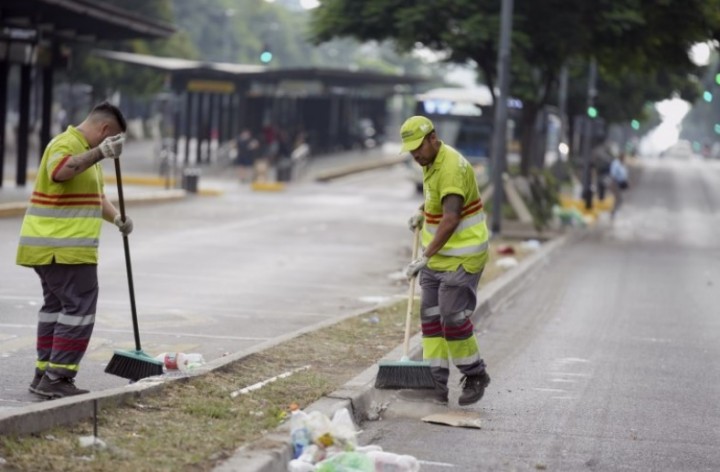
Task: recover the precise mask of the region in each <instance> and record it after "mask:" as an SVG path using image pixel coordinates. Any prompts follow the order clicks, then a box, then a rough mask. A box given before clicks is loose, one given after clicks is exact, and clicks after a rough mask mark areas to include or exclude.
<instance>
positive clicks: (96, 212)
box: [27, 206, 102, 218]
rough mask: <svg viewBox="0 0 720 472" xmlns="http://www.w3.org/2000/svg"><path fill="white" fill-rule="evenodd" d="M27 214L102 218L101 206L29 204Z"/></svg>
mask: <svg viewBox="0 0 720 472" xmlns="http://www.w3.org/2000/svg"><path fill="white" fill-rule="evenodd" d="M27 214H28V215H33V216H50V217H53V218H102V209H101V208H41V207H35V206H31V207H30V208H28V209H27Z"/></svg>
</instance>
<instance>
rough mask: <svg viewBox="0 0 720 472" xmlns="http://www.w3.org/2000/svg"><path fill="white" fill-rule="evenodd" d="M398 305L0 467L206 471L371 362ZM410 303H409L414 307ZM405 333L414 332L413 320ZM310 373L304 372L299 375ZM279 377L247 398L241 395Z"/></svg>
mask: <svg viewBox="0 0 720 472" xmlns="http://www.w3.org/2000/svg"><path fill="white" fill-rule="evenodd" d="M500 246H511V247H513V249H514V253H515V254H514V257H515V258H516V259H518V260H521V259H522V258H524V257H525V256H527V255H528V253H529V252H528V250H527V249H525V247H524V246H523V245H522V244H520V243H519V242H517V241H496V242H493V243H492V245H491V251H492V254H493V256H492V258H491V263H490V264H488V266H487V267H486V270H485V273H484V274H483V277H482V280H481V290H482V285H485V284H487V283H488V282H490V281H491V280H493V279H495V278H496V277H497V276H499V275H500V274H502V273H503V272H504V271H505V270H504V269H501V268H499V267H498V266H497V265H496V264H495V263H493V260H497V259H498V257H502V256H497V255H496V254H497V249H498V248H499V247H500ZM406 303H407V302H406V301H398V302H397V303H395V304H393V305H390V306H387V307H383V308H379V309H376V310H372V311H368V312H367V313H364V314H362V315H358V316H355V317H352V318H348V319H345V320H343V321H341V322H339V323H337V324H334V325H332V326H328V327H325V328H322V329H318V330H316V331H312V332H309V333H306V334H303V335H300V336H297V337H295V338H293V339H290V340H288V341H286V342H284V343H282V344H279V345H276V346H273V347H272V348H269V349H267V350H265V351H261V352H258V353H255V354H252V355H250V356H247V357H245V358H243V359H241V360H239V361H237V362H235V363H233V364H231V365H228V366H226V367H224V368H222V369H219V370H215V371H213V372H211V373H209V374H205V375H201V376H197V377H190V378H187V379H186V380H185V381H181V382H172V383H168V384H167V385H165V386H164V387H163V388H162V389H161V390H160V392H159V393H158V394H157V395H152V396H147V397H143V398H141V399H137V400H133V401H131V402H128V403H126V404H124V405H121V406H118V407H113V408H106V409H102V410H101V411H100V412H99V413H98V424H97V429H98V437H99V438H100V439H102V440H103V441H104V442H105V443H106V444H107V447H106V448H97V447H91V448H88V447H82V446H81V445H80V441H79V438H80V437H82V436H91V435H92V434H93V429H94V425H93V423H92V422H90V421H83V422H79V423H77V424H75V425H72V426H69V427H68V426H66V427H62V428H55V429H53V430H49V431H45V432H43V433H40V434H35V435H27V436H20V437H3V438H0V458H1V459H2V460H4V461H5V463H4V465H3V464H2V460H0V469H3V470H13V471H15V470H17V471H35V470H45V471H73V472H80V471H107V470H112V471H159V470H188V471H207V470H212V468H213V467H214V466H216V465H217V464H218V463H219V462H222V461H223V460H224V459H226V458H227V457H229V456H230V455H232V454H233V453H234V451H235V450H236V449H237V448H238V447H240V446H243V445H247V444H250V443H253V442H255V441H257V440H258V439H261V438H262V437H263V436H264V435H265V434H266V433H268V432H270V431H272V430H273V429H275V428H276V427H277V426H279V425H280V424H281V423H282V422H283V421H284V420H285V419H286V417H287V415H288V413H289V405H290V404H291V403H293V402H295V403H297V404H299V405H300V406H301V407H303V408H304V407H305V406H307V405H309V404H311V403H313V402H314V401H316V400H318V399H319V398H321V397H322V396H324V395H327V394H329V393H331V392H333V391H335V390H337V389H339V388H340V387H341V386H342V385H343V384H344V383H346V382H347V381H349V380H350V379H352V378H354V377H355V376H356V375H358V374H359V373H361V372H362V371H364V370H365V369H367V368H368V367H370V366H372V365H373V364H375V363H376V362H377V361H378V360H380V359H381V358H382V357H383V356H384V355H385V354H386V353H387V352H389V351H391V350H392V349H394V348H395V347H397V346H398V345H399V344H400V343H402V340H403V330H404V318H405V310H406V308H407V304H406ZM417 305H418V304H416V306H417ZM413 316H414V320H413V327H415V328H417V327H418V326H419V320H418V313H417V309H416V313H414V315H413ZM307 366H309V367H307ZM293 370H295V372H294V373H293V374H292V375H289V376H287V377H285V378H281V379H278V380H276V381H273V382H269V383H267V384H265V385H263V386H262V387H261V388H258V389H255V390H252V391H250V392H248V393H246V394H239V395H235V396H234V395H233V392H237V391H239V390H240V389H243V388H245V387H248V386H251V385H255V384H258V383H261V382H264V381H265V380H267V379H270V378H273V377H276V376H278V375H280V374H282V373H284V372H290V371H293Z"/></svg>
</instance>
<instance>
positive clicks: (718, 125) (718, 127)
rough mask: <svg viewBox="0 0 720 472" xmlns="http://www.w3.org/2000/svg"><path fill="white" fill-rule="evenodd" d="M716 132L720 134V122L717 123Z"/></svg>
mask: <svg viewBox="0 0 720 472" xmlns="http://www.w3.org/2000/svg"><path fill="white" fill-rule="evenodd" d="M715 134H720V123H715Z"/></svg>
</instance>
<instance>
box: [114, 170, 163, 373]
mask: <svg viewBox="0 0 720 472" xmlns="http://www.w3.org/2000/svg"><path fill="white" fill-rule="evenodd" d="M115 174H116V176H117V188H118V201H119V202H120V218H122V220H123V221H125V201H124V198H123V190H122V177H121V176H120V159H115ZM123 246H124V248H125V267H126V269H127V278H128V288H129V290H130V311H131V312H132V323H133V333H134V334H135V350H134V351H118V350H116V351H115V353H114V354H113V357H112V359H110V362H108V365H107V367H105V372H106V373H108V374H113V375H117V376H118V377H122V378H125V379H130V380H132V381H133V382H135V381H138V380H140V379H144V378H145V377H151V376H153V375H162V373H163V363H162V362H160V361H158V360H157V359H155V358H153V357H151V356H149V355H148V354H145V352H143V350H142V349H141V348H140V333H139V330H138V320H137V311H136V310H135V289H134V288H133V278H132V266H131V265H130V245H129V243H128V237H127V235H125V234H123Z"/></svg>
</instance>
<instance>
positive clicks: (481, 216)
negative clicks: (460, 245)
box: [425, 212, 485, 236]
mask: <svg viewBox="0 0 720 472" xmlns="http://www.w3.org/2000/svg"><path fill="white" fill-rule="evenodd" d="M483 221H485V213H483V212H480V213H477V214H475V215H473V216H471V217H469V218H465V219H464V220H462V221H460V224H459V225H458V226H457V228H455V232H456V233H459V232H460V231H464V230H466V229H468V228H470V227H471V226H475V225H476V224H479V223H482V222H483ZM437 227H438V225H436V224H427V225H425V228H426V229H427V232H428V233H430V234H432V235H433V236H434V235H435V233H436V232H437Z"/></svg>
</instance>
